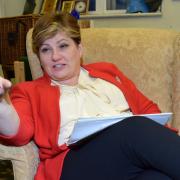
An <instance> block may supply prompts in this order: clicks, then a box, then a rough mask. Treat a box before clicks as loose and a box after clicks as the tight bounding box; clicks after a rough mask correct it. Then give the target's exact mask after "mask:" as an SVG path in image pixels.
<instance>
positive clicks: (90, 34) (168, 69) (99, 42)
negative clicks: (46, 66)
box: [0, 28, 180, 180]
mask: <svg viewBox="0 0 180 180" xmlns="http://www.w3.org/2000/svg"><path fill="white" fill-rule="evenodd" d="M31 31H32V30H30V31H29V32H28V35H27V54H28V58H29V64H30V68H31V72H32V77H33V78H34V79H36V78H38V77H39V76H41V75H42V70H41V67H40V63H39V60H38V58H37V56H36V55H34V54H33V53H32V49H31ZM82 43H83V45H84V63H91V62H96V61H109V62H112V63H114V64H116V65H117V66H118V67H119V68H120V69H121V70H122V71H123V72H124V73H125V74H126V75H127V76H128V77H129V78H130V79H132V80H133V81H134V82H135V83H136V85H137V86H138V87H139V89H140V90H141V91H142V92H143V93H144V94H145V95H146V96H148V97H149V98H151V99H152V100H153V101H154V102H156V103H157V104H158V105H159V107H160V108H161V110H162V111H163V112H169V111H171V112H173V114H174V116H173V119H172V121H171V122H169V123H170V124H171V125H172V126H173V127H176V128H179V129H180V34H179V33H178V32H175V31H172V30H162V29H138V28H136V29H134V28H132V29H127V28H114V29H113V28H89V29H82ZM37 151H38V149H37V148H36V146H35V145H34V144H33V142H30V143H29V144H28V145H25V146H22V147H7V146H3V145H0V158H1V159H11V160H12V162H13V168H14V174H15V179H16V180H31V179H33V176H34V174H35V172H36V167H37V165H38V153H37ZM167 153H168V152H167Z"/></svg>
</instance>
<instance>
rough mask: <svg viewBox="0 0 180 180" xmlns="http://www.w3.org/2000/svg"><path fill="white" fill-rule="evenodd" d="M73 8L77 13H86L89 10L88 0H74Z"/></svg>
mask: <svg viewBox="0 0 180 180" xmlns="http://www.w3.org/2000/svg"><path fill="white" fill-rule="evenodd" d="M74 9H75V10H76V11H77V12H78V13H79V14H87V12H88V10H89V0H76V1H75V3H74Z"/></svg>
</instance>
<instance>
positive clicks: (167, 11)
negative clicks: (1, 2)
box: [5, 0, 180, 31]
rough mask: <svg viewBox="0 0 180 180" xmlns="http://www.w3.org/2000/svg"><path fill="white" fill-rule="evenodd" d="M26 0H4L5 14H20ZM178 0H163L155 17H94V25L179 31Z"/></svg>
mask: <svg viewBox="0 0 180 180" xmlns="http://www.w3.org/2000/svg"><path fill="white" fill-rule="evenodd" d="M25 1H26V0H13V1H12V0H6V9H5V13H6V16H17V15H22V12H23V8H24V4H25ZM179 17H180V0H163V4H162V15H161V16H156V17H116V18H95V19H93V24H94V26H95V27H147V28H166V29H175V30H178V31H180V21H179Z"/></svg>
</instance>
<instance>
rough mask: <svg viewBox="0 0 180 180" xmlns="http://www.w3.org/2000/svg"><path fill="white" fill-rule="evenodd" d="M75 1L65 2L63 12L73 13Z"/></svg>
mask: <svg viewBox="0 0 180 180" xmlns="http://www.w3.org/2000/svg"><path fill="white" fill-rule="evenodd" d="M74 3H75V1H63V3H62V8H61V11H63V12H68V13H71V11H72V10H73V9H74Z"/></svg>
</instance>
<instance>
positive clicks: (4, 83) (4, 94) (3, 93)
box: [0, 76, 12, 102]
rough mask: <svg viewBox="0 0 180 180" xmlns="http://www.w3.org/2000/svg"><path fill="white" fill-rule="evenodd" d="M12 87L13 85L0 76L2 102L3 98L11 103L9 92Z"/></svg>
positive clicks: (0, 97)
mask: <svg viewBox="0 0 180 180" xmlns="http://www.w3.org/2000/svg"><path fill="white" fill-rule="evenodd" d="M11 86H12V83H11V82H10V81H9V80H7V79H4V78H3V77H1V76H0V101H1V100H2V98H5V100H6V101H8V102H9V97H8V95H7V91H8V90H9V89H10V88H11Z"/></svg>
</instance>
